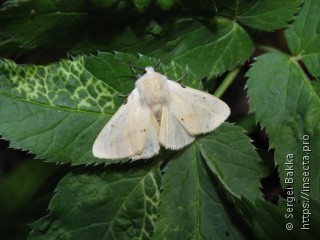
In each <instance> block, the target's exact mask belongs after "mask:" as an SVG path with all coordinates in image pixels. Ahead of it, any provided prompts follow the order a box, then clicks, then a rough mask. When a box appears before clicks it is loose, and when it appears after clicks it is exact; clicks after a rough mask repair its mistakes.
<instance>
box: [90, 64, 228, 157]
mask: <svg viewBox="0 0 320 240" xmlns="http://www.w3.org/2000/svg"><path fill="white" fill-rule="evenodd" d="M145 70H146V73H145V74H144V75H143V76H141V77H140V78H139V79H138V80H137V81H136V84H135V89H134V90H133V91H132V92H131V93H130V95H129V96H128V98H127V101H126V102H125V103H124V104H123V105H122V106H121V107H120V108H119V110H118V111H117V112H116V113H115V114H114V116H113V117H112V118H111V119H110V121H109V122H108V123H107V124H106V125H105V126H104V128H103V129H102V130H101V132H100V133H99V135H98V137H97V139H96V140H95V142H94V145H93V149H92V151H93V155H94V156H95V157H98V158H105V159H120V158H127V157H130V158H131V159H134V160H136V159H146V158H151V157H152V156H154V155H156V154H158V153H159V150H160V145H162V146H164V147H165V148H167V149H173V150H178V149H181V148H183V147H184V146H186V145H188V144H190V143H191V142H193V141H194V139H195V135H198V134H202V133H208V132H211V131H213V130H214V129H215V128H217V127H218V126H219V125H220V124H221V123H223V122H224V121H225V120H226V119H227V117H228V116H229V114H230V109H229V107H228V105H227V104H226V103H224V102H223V101H221V100H220V99H218V98H216V97H214V96H212V95H210V94H208V93H205V92H201V91H199V90H196V89H193V88H189V87H184V86H182V85H180V84H179V83H177V82H174V81H171V80H168V79H167V77H166V76H164V75H162V74H160V73H157V72H155V71H154V69H153V68H152V67H146V69H145Z"/></svg>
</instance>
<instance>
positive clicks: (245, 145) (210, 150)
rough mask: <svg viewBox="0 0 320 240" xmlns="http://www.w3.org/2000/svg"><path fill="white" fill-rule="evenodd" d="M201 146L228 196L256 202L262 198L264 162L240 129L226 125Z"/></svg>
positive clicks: (202, 139)
mask: <svg viewBox="0 0 320 240" xmlns="http://www.w3.org/2000/svg"><path fill="white" fill-rule="evenodd" d="M199 142H200V149H201V154H202V155H203V156H204V158H205V160H206V162H207V164H208V166H209V168H210V170H211V171H212V172H213V173H214V174H215V175H216V176H217V177H218V179H219V180H220V182H221V184H222V185H223V187H224V188H225V189H226V190H227V191H228V193H230V194H231V195H233V196H234V197H237V198H240V197H241V196H245V197H246V198H247V199H249V200H251V201H252V202H254V201H255V200H256V199H259V198H261V197H262V193H261V192H260V191H259V188H260V182H259V179H260V178H262V177H263V176H262V175H263V174H265V173H263V168H262V164H261V163H262V162H261V160H260V157H259V155H258V154H257V152H256V151H255V150H254V148H253V145H252V144H250V139H249V138H248V137H247V136H246V135H244V134H243V130H242V129H241V128H240V127H237V126H233V125H231V124H228V123H225V124H223V125H221V126H220V127H219V128H218V129H217V130H215V131H214V132H213V134H209V135H207V136H205V137H202V138H201V139H200V140H199ZM248 176H250V177H248Z"/></svg>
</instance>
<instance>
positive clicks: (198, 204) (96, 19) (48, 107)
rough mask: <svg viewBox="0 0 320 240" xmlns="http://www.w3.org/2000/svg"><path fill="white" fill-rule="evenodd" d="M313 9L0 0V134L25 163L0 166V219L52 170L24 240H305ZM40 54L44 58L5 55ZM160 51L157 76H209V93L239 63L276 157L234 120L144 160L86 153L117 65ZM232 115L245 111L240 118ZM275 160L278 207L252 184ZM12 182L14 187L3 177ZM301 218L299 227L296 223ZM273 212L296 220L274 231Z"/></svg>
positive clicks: (293, 0) (114, 103) (312, 135)
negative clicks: (50, 186)
mask: <svg viewBox="0 0 320 240" xmlns="http://www.w3.org/2000/svg"><path fill="white" fill-rule="evenodd" d="M319 11H320V2H319V1H317V0H305V2H303V1H301V0H282V1H281V3H280V1H277V0H263V1H262V0H237V1H235V0H231V1H221V0H215V1H214V0H204V1H189V0H181V1H176V0H156V1H150V0H123V1H120V0H77V1H75V0H71V1H66V0H59V1H50V0H8V1H6V2H5V3H4V4H3V6H2V8H0V53H1V56H2V60H0V135H1V136H2V137H3V138H4V139H6V140H8V141H10V148H14V149H22V150H26V151H28V152H30V153H32V154H35V157H36V158H38V159H37V160H32V161H30V163H27V164H26V165H24V166H23V167H22V168H20V169H18V171H17V172H13V173H12V174H11V175H3V176H2V175H0V189H1V191H0V210H1V212H2V213H3V214H1V216H0V223H2V224H3V223H5V222H6V221H7V220H8V219H9V218H10V216H15V214H17V212H19V211H21V209H23V208H27V207H28V204H30V206H34V205H32V204H31V203H32V202H33V204H34V203H37V202H36V201H35V200H36V199H39V195H41V194H40V193H41V187H42V186H44V185H45V182H46V181H48V179H50V178H52V176H55V179H56V181H59V183H58V184H57V186H56V187H55V190H54V193H52V191H51V192H50V193H49V198H51V195H53V196H52V199H51V200H50V203H49V207H48V208H49V209H48V212H47V213H44V211H43V210H42V212H41V213H42V216H43V217H42V218H40V216H34V218H28V219H27V220H25V221H29V222H30V221H33V223H32V224H31V226H30V227H31V231H30V233H29V235H28V238H29V239H31V240H33V239H159V240H160V239H161V240H162V239H209V240H211V239H246V238H255V239H275V238H278V237H280V236H281V238H282V239H301V238H303V239H315V238H316V236H319V230H318V229H316V226H317V225H318V224H319V216H320V202H319V194H320V193H319V190H320V186H319V183H320V176H319V175H320V172H319V171H318V169H319V162H318V161H319V159H320V154H319V152H318V151H317V146H319V145H320V121H319V120H320V96H319V95H320V84H319V80H318V78H319V75H320V70H319V69H320V68H319V62H320V54H319V52H320V51H319V47H320V40H319V39H320V38H319V36H320V28H319V27H318V26H319V24H320V17H319V14H318V13H319ZM283 29H284V30H283ZM272 31H276V33H282V32H284V36H283V39H282V41H283V42H282V44H285V45H287V46H288V49H287V51H286V49H284V50H283V49H281V48H280V47H279V48H278V47H273V46H271V45H267V46H265V45H264V46H262V45H261V38H264V37H265V38H270V36H273V35H272V34H273V33H271V32H272ZM261 36H262V37H261ZM39 51H48V53H49V54H51V55H54V58H56V60H55V61H54V62H50V63H48V64H45V63H42V64H32V61H31V62H29V61H25V62H24V63H26V64H19V63H17V62H18V61H16V59H18V60H19V59H24V58H23V57H24V56H29V55H32V54H35V53H37V52H39ZM265 51H266V52H265ZM56 52H63V53H65V52H68V53H70V54H72V56H71V57H69V59H66V58H65V57H64V56H65V55H63V57H61V56H59V55H58V54H57V56H56V55H55V53H56ZM257 55H259V56H258V57H257V58H255V59H254V62H253V60H252V59H253V57H252V56H254V57H255V56H257ZM10 59H11V60H10ZM159 60H161V61H162V62H163V64H162V65H161V68H160V70H159V71H160V72H161V73H163V74H165V75H166V76H168V78H169V79H173V80H175V79H176V80H177V79H182V83H183V84H184V85H187V86H191V87H194V88H199V89H204V90H208V89H209V90H211V89H212V86H217V85H218V84H219V83H220V82H222V83H221V85H220V87H219V89H218V90H217V91H216V94H217V95H219V96H220V95H221V94H222V93H224V92H225V91H226V90H227V89H228V91H230V89H231V88H230V87H229V85H230V84H231V83H232V82H236V80H237V79H235V77H236V75H237V74H238V73H239V72H240V73H242V74H243V73H244V72H245V71H246V69H247V68H246V63H247V62H248V61H250V62H253V64H252V65H251V66H250V69H249V70H248V71H247V73H246V77H247V78H248V81H247V84H246V88H247V96H248V100H249V106H250V111H251V112H253V113H254V114H255V115H254V118H255V121H256V122H257V123H259V124H260V125H261V126H262V127H263V128H264V129H265V131H266V133H267V134H268V140H269V147H270V149H272V150H274V159H270V158H266V159H264V158H263V160H262V159H261V157H260V156H259V154H258V152H257V151H256V147H255V146H254V145H253V143H252V141H251V140H250V138H249V137H248V136H246V132H245V130H244V129H243V128H242V127H240V126H237V125H241V124H231V123H224V124H222V125H221V126H220V127H219V128H218V129H216V130H215V131H213V132H212V133H210V134H207V135H203V136H199V137H197V139H196V141H195V142H194V143H192V144H191V145H189V146H188V147H186V148H185V149H182V150H181V151H169V150H165V149H161V153H160V155H159V156H157V157H155V158H152V159H149V160H146V161H144V160H141V161H136V162H130V161H128V159H123V160H121V162H114V161H110V160H101V159H96V158H94V157H93V155H92V152H91V149H92V145H93V142H94V140H95V138H96V136H97V134H98V133H99V131H100V130H101V128H102V127H103V126H104V125H105V124H106V122H107V121H108V120H109V119H110V117H111V116H112V115H113V114H114V113H115V111H116V110H117V109H118V108H119V106H120V105H121V104H122V103H123V102H124V100H125V99H124V98H123V96H125V95H127V94H128V93H130V92H131V91H132V89H133V88H134V78H135V76H134V73H133V72H132V71H131V70H130V68H129V67H128V65H133V66H138V67H146V66H155V65H156V64H157V63H158V62H159ZM44 62H45V61H44ZM238 75H240V74H238ZM238 78H239V77H238ZM204 83H205V84H204ZM207 86H211V87H208V89H207ZM236 91H240V90H239V89H237V90H236ZM233 110H234V109H232V111H233ZM231 117H233V118H232V120H231V121H235V122H241V121H240V120H242V121H243V122H244V121H246V120H250V118H251V115H247V116H244V117H243V118H242V119H240V120H239V119H237V118H236V117H235V116H231ZM253 128H254V126H253ZM247 129H248V130H250V129H252V127H251V128H250V127H248V128H247ZM309 150H310V151H309ZM258 151H259V152H261V149H258ZM290 154H292V155H290ZM290 156H292V159H293V165H290V164H288V163H290V161H291V160H290V159H291V157H290ZM39 159H42V160H44V161H45V162H46V163H43V162H41V160H39ZM55 164H63V166H59V167H57V166H55ZM273 165H275V166H273ZM270 166H271V168H272V169H271V170H270ZM292 166H293V167H292ZM274 169H276V170H277V171H278V173H279V177H280V184H281V186H282V189H285V188H287V191H284V192H283V195H282V196H280V197H279V200H278V201H277V203H276V204H274V203H271V202H268V201H266V200H265V199H264V198H263V194H262V192H261V183H260V180H261V179H262V178H264V177H266V176H267V175H268V174H270V172H271V171H272V170H274ZM28 173H29V174H28ZM60 177H61V178H62V179H61V180H60ZM21 179H26V181H25V184H24V186H20V185H19V184H17V183H19V182H21V181H22V180H21ZM37 180H38V181H37ZM307 188H308V189H309V191H307ZM290 189H293V191H294V195H293V196H294V198H292V197H293V196H291V193H292V192H290ZM39 192H40V193H39ZM17 193H18V194H17ZM285 197H287V198H285ZM11 198H13V199H15V200H14V201H10V199H11ZM47 198H48V195H47ZM290 199H291V200H292V199H294V201H292V202H289V200H290ZM288 203H289V204H292V206H291V207H289V206H288ZM290 209H293V213H292V218H291V217H290V216H291V215H290V216H289V217H288V215H287V214H290V213H291V212H288V211H291V210H290ZM307 211H310V212H311V215H308V214H306V212H307ZM303 216H307V217H308V218H307V219H308V220H309V222H308V223H310V230H301V229H300V228H301V227H302V226H303V223H302V217H303ZM35 219H38V220H36V221H34V220H35ZM13 222H14V221H13ZM287 223H292V224H293V226H294V228H293V229H292V230H286V227H288V226H287V225H286V224H287ZM3 225H4V226H6V225H5V224H3ZM16 227H21V226H18V224H17V225H16ZM2 228H3V229H4V228H5V227H2ZM1 231H3V230H2V229H1ZM6 234H8V233H7V232H6ZM16 237H17V239H21V236H16Z"/></svg>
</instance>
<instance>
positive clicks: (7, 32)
mask: <svg viewBox="0 0 320 240" xmlns="http://www.w3.org/2000/svg"><path fill="white" fill-rule="evenodd" d="M85 10H86V4H85V1H78V0H71V1H51V0H40V1H39V0H32V1H24V0H18V1H17V0H9V1H7V2H6V3H5V4H4V7H3V8H1V9H0V52H9V53H12V52H18V53H20V54H21V51H22V50H23V51H24V50H25V49H32V48H35V47H38V46H49V45H51V44H53V43H55V42H58V41H57V40H61V41H62V42H64V43H70V42H72V41H74V40H75V38H74V35H75V34H76V33H78V32H79V31H80V29H81V28H82V27H83V26H84V23H85V20H86V18H87V15H88V13H87V12H86V11H85ZM66 33H68V34H66Z"/></svg>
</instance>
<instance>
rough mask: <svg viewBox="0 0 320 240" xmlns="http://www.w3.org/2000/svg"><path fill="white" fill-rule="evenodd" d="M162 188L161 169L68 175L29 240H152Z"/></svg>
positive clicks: (152, 166) (145, 167)
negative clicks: (160, 187) (46, 214)
mask: <svg viewBox="0 0 320 240" xmlns="http://www.w3.org/2000/svg"><path fill="white" fill-rule="evenodd" d="M125 168H127V169H125ZM159 184H160V170H159V167H158V166H157V164H149V165H148V164H143V165H142V164H140V165H138V166H136V167H133V166H132V165H131V167H130V168H128V167H118V168H116V167H114V168H113V169H110V170H108V169H105V170H104V171H98V170H94V171H91V172H87V173H70V174H68V175H67V176H65V177H64V178H63V179H62V181H61V182H60V183H59V185H58V186H57V188H56V190H55V192H56V194H55V196H54V197H53V199H52V201H51V203H50V206H49V209H50V213H49V215H48V216H46V217H45V218H43V219H40V220H39V221H37V222H35V223H33V224H32V225H33V230H32V232H31V234H30V236H29V239H32V240H39V239H123V240H125V239H129V240H131V239H151V235H152V230H153V227H154V224H155V220H156V217H157V208H158V204H159V194H160V193H159Z"/></svg>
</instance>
